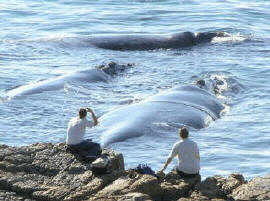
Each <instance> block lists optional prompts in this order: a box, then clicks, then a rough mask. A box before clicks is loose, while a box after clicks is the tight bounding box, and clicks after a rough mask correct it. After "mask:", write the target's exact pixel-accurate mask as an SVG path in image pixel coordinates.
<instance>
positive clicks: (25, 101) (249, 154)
mask: <svg viewBox="0 0 270 201" xmlns="http://www.w3.org/2000/svg"><path fill="white" fill-rule="evenodd" d="M0 27H1V29H0V97H1V101H0V144H7V145H14V146H21V145H29V144H32V143H36V142H52V143H58V142H63V141H65V137H66V129H67V123H68V121H69V119H70V118H71V117H73V116H75V115H77V110H78V108H80V107H85V106H88V107H91V108H92V109H93V110H94V111H95V112H96V114H97V115H98V116H99V117H100V116H102V115H103V114H105V113H107V112H109V111H112V110H115V109H118V108H121V107H123V106H125V105H127V104H133V103H134V102H140V101H142V100H144V99H146V98H147V97H149V96H152V95H154V94H157V93H159V92H160V91H163V90H167V89H169V88H172V87H174V86H177V85H178V86H179V85H186V84H192V83H194V81H195V80H196V79H197V78H203V79H210V78H213V77H214V78H219V79H221V80H226V85H227V86H226V87H225V89H224V90H225V91H226V90H227V91H228V93H225V95H222V96H220V97H218V98H219V99H220V101H222V102H223V103H224V104H225V105H226V106H227V109H226V112H225V113H224V114H223V115H222V116H221V118H219V119H218V120H216V121H213V122H211V123H210V124H209V126H208V127H206V128H203V129H191V130H190V134H191V138H192V139H193V140H194V141H196V142H197V143H198V145H199V147H200V154H201V167H202V169H201V174H202V176H203V177H208V176H212V175H216V174H218V175H225V176H226V175H228V174H229V173H232V172H239V173H242V174H243V175H244V176H245V177H247V178H251V177H253V176H261V175H265V174H267V173H269V168H270V162H269V161H270V160H269V159H270V148H269V147H270V87H269V86H270V2H269V1H267V0H242V1H236V0H225V1H218V0H210V1H209V0H207V1H206V0H200V1H196V0H178V1H175V0H118V1H112V0H100V1H89V0H54V1H52V0H28V1H22V0H13V1H2V2H0ZM183 31H191V32H206V31H223V32H226V33H228V34H229V35H230V37H227V38H226V40H221V39H217V40H213V41H212V42H211V43H208V44H203V45H198V46H194V47H188V48H182V49H159V50H154V51H113V50H104V49H99V48H93V47H90V46H88V44H87V43H85V40H84V39H85V38H88V37H92V36H106V35H124V34H132V35H134V34H135V35H143V34H147V35H149V34H150V35H166V34H174V33H178V32H183ZM111 61H114V62H117V63H120V64H126V63H132V64H134V66H133V67H132V68H130V69H128V70H127V71H126V72H125V73H123V74H121V75H119V76H116V77H114V78H112V79H110V80H109V81H108V82H67V83H65V86H64V88H63V89H60V90H50V91H44V92H43V93H37V94H32V95H27V96H23V97H20V98H10V97H8V96H7V94H8V93H9V91H10V90H12V89H16V88H17V87H19V86H24V85H28V84H35V83H38V82H40V81H41V80H49V79H54V78H57V77H59V76H62V75H65V74H67V73H72V72H74V71H78V70H84V69H91V68H95V66H97V65H101V64H106V63H108V62H111ZM130 115H132V114H130ZM155 129H156V130H157V131H158V130H163V135H160V132H159V134H158V135H155ZM152 130H153V132H152V133H149V134H148V135H143V136H141V137H137V138H130V139H127V140H125V141H123V142H118V143H115V144H112V145H110V147H111V148H113V149H115V150H117V151H119V152H122V153H123V154H124V158H125V164H126V167H127V168H130V167H135V166H137V165H138V164H139V163H147V164H148V165H150V166H151V167H152V168H153V169H154V170H158V169H160V168H161V167H162V165H163V164H164V162H165V160H166V157H167V155H168V154H169V152H170V149H171V147H172V145H173V144H174V143H175V142H176V140H177V139H178V136H177V128H176V127H170V125H169V124H168V122H166V121H165V122H159V124H158V125H153V129H152ZM86 136H87V137H89V138H93V139H94V140H95V141H100V136H98V134H95V135H94V134H93V133H91V129H88V130H87V132H86ZM176 164H177V160H176V159H175V160H174V161H173V164H171V165H170V166H169V167H168V170H167V171H169V170H170V169H171V168H172V167H173V165H176Z"/></svg>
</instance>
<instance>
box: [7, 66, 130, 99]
mask: <svg viewBox="0 0 270 201" xmlns="http://www.w3.org/2000/svg"><path fill="white" fill-rule="evenodd" d="M131 65H132V64H117V63H115V62H109V63H108V64H107V65H105V64H103V65H99V66H97V67H96V68H92V69H86V70H81V71H75V72H71V73H68V74H65V75H61V76H57V77H55V78H52V79H47V80H41V81H37V82H32V83H29V84H26V85H21V86H19V87H16V88H14V89H11V90H9V91H7V93H6V97H7V98H8V99H13V98H17V97H25V96H27V95H34V94H39V93H42V92H45V91H55V90H60V89H63V88H64V86H65V84H66V83H68V82H72V81H83V82H108V81H109V80H110V79H111V78H112V77H113V76H115V75H117V74H118V73H121V72H123V71H124V70H126V68H128V67H130V66H131Z"/></svg>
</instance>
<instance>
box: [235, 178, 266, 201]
mask: <svg viewBox="0 0 270 201" xmlns="http://www.w3.org/2000/svg"><path fill="white" fill-rule="evenodd" d="M231 196H232V198H233V199H234V200H237V201H248V200H249V201H253V200H254V201H263V200H265V201H266V200H270V175H266V176H264V177H255V178H253V179H252V180H251V181H249V182H248V183H246V184H243V185H241V186H239V187H238V188H236V189H234V190H233V192H232V194H231Z"/></svg>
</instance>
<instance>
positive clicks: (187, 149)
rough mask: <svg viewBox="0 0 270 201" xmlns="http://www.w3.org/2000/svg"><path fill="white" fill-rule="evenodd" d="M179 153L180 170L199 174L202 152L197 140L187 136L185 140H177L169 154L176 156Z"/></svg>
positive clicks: (172, 156) (171, 156)
mask: <svg viewBox="0 0 270 201" xmlns="http://www.w3.org/2000/svg"><path fill="white" fill-rule="evenodd" d="M176 155H178V160H179V164H178V170H179V171H182V172H184V173H187V174H197V173H199V170H200V158H199V156H200V154H199V149H198V146H197V143H196V142H193V141H192V140H190V139H188V138H185V139H183V141H179V142H176V143H175V144H174V145H173V148H172V151H171V153H170V155H169V157H170V158H174V157H175V156H176Z"/></svg>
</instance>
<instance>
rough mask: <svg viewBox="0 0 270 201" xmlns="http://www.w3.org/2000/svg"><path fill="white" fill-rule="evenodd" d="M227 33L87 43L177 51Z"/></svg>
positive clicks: (103, 38)
mask: <svg viewBox="0 0 270 201" xmlns="http://www.w3.org/2000/svg"><path fill="white" fill-rule="evenodd" d="M226 36H228V34H227V33H225V32H220V31H217V32H199V33H192V32H189V31H187V32H181V33H175V34H171V35H113V36H92V37H90V38H88V39H87V42H88V43H89V44H90V45H91V46H94V47H97V48H102V49H109V50H131V51H132V50H133V51H134V50H155V49H176V48H184V47H189V46H194V45H197V44H200V43H206V42H211V40H212V39H213V38H215V37H226Z"/></svg>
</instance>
